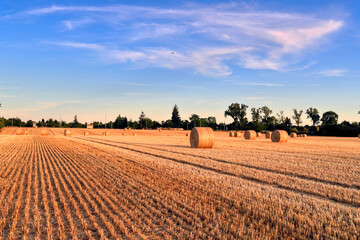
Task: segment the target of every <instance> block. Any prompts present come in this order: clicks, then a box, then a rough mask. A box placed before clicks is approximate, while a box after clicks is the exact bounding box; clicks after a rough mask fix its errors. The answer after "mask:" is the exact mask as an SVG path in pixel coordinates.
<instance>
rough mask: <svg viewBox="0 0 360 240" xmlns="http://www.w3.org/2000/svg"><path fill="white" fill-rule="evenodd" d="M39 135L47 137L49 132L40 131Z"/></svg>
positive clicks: (45, 130)
mask: <svg viewBox="0 0 360 240" xmlns="http://www.w3.org/2000/svg"><path fill="white" fill-rule="evenodd" d="M40 135H41V136H47V135H49V132H48V130H47V129H41V130H40Z"/></svg>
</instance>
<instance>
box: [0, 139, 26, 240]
mask: <svg viewBox="0 0 360 240" xmlns="http://www.w3.org/2000/svg"><path fill="white" fill-rule="evenodd" d="M24 145H25V146H24V147H25V148H26V146H27V145H28V144H26V143H25V144H24ZM29 155H30V153H29V152H27V153H25V155H24V156H20V159H19V156H18V159H16V160H15V161H14V162H15V164H16V165H17V167H18V171H16V174H15V175H13V177H11V179H8V180H11V187H10V189H9V188H7V189H6V190H7V191H3V192H2V195H1V197H0V203H2V209H1V214H0V215H1V220H0V234H1V236H3V237H4V238H5V239H6V238H10V239H15V234H16V224H17V221H18V219H19V209H20V205H21V200H22V194H23V189H24V182H25V178H24V176H27V175H28V170H29V166H28V164H29V162H28V161H25V162H22V161H20V160H23V158H24V159H27V158H28V157H29Z"/></svg>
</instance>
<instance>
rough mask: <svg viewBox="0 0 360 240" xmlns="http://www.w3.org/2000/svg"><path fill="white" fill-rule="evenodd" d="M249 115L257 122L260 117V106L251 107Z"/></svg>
mask: <svg viewBox="0 0 360 240" xmlns="http://www.w3.org/2000/svg"><path fill="white" fill-rule="evenodd" d="M251 117H252V120H253V122H255V123H259V122H260V119H261V109H260V108H252V109H251Z"/></svg>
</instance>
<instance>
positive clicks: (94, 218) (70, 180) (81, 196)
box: [51, 158, 109, 239]
mask: <svg viewBox="0 0 360 240" xmlns="http://www.w3.org/2000/svg"><path fill="white" fill-rule="evenodd" d="M51 160H52V161H54V162H57V164H58V166H59V169H60V172H61V174H62V175H63V176H64V177H65V179H66V182H67V184H68V185H69V186H70V188H71V189H72V191H73V193H74V195H75V196H76V198H77V199H78V202H79V204H80V205H81V206H82V208H83V209H84V211H85V212H86V214H87V216H88V217H89V218H90V220H91V223H92V226H93V227H94V230H95V231H96V233H97V234H98V236H97V238H101V239H108V237H109V232H108V231H107V230H106V226H107V225H106V221H105V222H104V219H106V217H104V216H103V215H102V213H101V212H100V211H99V210H98V207H97V206H96V205H95V204H94V202H93V201H92V200H91V199H90V198H89V197H88V194H87V192H86V190H85V189H83V187H82V186H81V185H80V184H79V182H78V180H77V179H76V178H75V177H74V176H73V175H72V174H71V173H70V172H69V171H68V169H67V167H66V165H65V163H64V161H63V159H60V160H62V161H60V160H59V159H54V158H52V159H51ZM91 209H94V211H95V213H93V211H92V210H91Z"/></svg>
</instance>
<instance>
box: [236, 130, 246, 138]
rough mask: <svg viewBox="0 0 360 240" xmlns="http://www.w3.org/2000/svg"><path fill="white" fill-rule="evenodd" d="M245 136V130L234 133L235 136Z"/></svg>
mask: <svg viewBox="0 0 360 240" xmlns="http://www.w3.org/2000/svg"><path fill="white" fill-rule="evenodd" d="M243 136H244V132H241V131H240V132H235V133H234V137H243Z"/></svg>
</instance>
